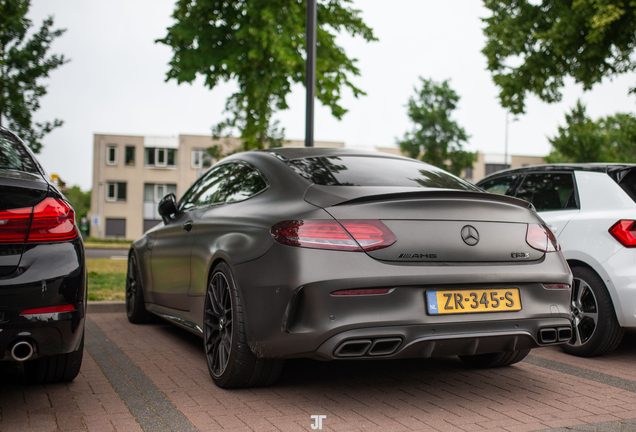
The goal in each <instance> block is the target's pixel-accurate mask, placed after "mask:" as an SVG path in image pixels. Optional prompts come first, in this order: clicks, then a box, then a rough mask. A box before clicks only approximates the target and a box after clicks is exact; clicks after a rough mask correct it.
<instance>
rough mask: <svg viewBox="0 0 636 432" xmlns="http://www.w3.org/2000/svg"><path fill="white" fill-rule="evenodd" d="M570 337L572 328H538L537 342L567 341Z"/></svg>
mask: <svg viewBox="0 0 636 432" xmlns="http://www.w3.org/2000/svg"><path fill="white" fill-rule="evenodd" d="M570 339H572V328H570V327H558V328H542V329H540V330H539V342H540V343H542V344H553V343H557V342H567V341H569V340H570Z"/></svg>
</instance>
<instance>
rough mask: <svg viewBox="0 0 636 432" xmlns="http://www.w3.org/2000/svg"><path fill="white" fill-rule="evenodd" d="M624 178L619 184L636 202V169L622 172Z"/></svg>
mask: <svg viewBox="0 0 636 432" xmlns="http://www.w3.org/2000/svg"><path fill="white" fill-rule="evenodd" d="M621 174H622V178H621V179H620V181H619V182H618V184H619V185H620V187H622V188H623V190H624V191H625V192H627V195H629V196H630V197H631V199H632V200H634V202H636V168H630V169H629V170H627V171H626V172H625V171H624V172H622V173H621Z"/></svg>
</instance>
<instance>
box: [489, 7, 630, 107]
mask: <svg viewBox="0 0 636 432" xmlns="http://www.w3.org/2000/svg"><path fill="white" fill-rule="evenodd" d="M537 3H538V2H536V1H533V0H484V4H485V6H486V7H487V8H488V9H490V10H491V11H492V16H491V17H489V18H486V19H484V21H485V23H486V27H485V28H484V34H485V36H486V39H487V42H486V46H485V48H484V49H483V51H482V52H483V53H484V54H485V55H486V58H487V60H488V70H489V71H491V72H492V74H493V81H494V82H495V84H496V85H497V86H499V88H500V89H501V92H500V93H499V97H500V99H501V104H502V106H504V107H506V108H510V110H511V112H513V113H522V112H524V106H525V98H526V96H527V94H528V93H534V94H535V95H537V96H538V97H539V98H541V99H542V100H543V101H545V102H548V103H551V102H557V101H560V100H561V91H560V89H561V88H562V87H563V82H564V79H565V78H566V77H568V76H570V77H573V78H574V80H575V81H576V82H577V83H581V84H583V88H584V89H585V90H589V89H590V88H591V87H592V86H593V85H594V84H596V83H598V82H600V81H601V80H602V79H603V78H604V77H612V76H615V75H618V74H621V73H624V72H628V71H631V70H634V68H635V67H636V63H635V62H634V61H633V59H632V58H630V56H631V54H632V53H633V51H634V47H635V46H636V2H633V1H626V0H543V1H542V2H540V4H537Z"/></svg>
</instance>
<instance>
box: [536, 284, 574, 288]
mask: <svg viewBox="0 0 636 432" xmlns="http://www.w3.org/2000/svg"><path fill="white" fill-rule="evenodd" d="M543 288H545V289H570V285H568V284H543Z"/></svg>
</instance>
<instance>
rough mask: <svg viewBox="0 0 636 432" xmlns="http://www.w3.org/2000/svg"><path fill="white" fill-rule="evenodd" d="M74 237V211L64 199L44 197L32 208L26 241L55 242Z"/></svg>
mask: <svg viewBox="0 0 636 432" xmlns="http://www.w3.org/2000/svg"><path fill="white" fill-rule="evenodd" d="M75 237H77V230H76V229H75V212H74V211H73V209H72V208H71V207H70V206H69V205H68V204H66V203H65V202H64V201H62V200H60V199H57V198H46V199H45V200H44V201H42V202H41V203H39V204H38V205H36V206H35V207H34V208H33V221H32V222H31V229H30V230H29V237H28V239H27V242H29V243H47V242H57V241H65V240H71V239H74V238H75Z"/></svg>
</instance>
